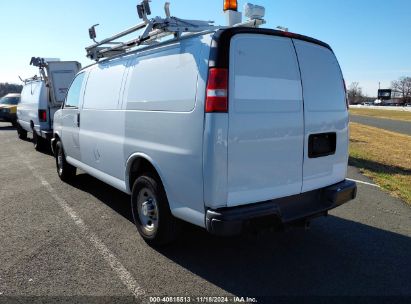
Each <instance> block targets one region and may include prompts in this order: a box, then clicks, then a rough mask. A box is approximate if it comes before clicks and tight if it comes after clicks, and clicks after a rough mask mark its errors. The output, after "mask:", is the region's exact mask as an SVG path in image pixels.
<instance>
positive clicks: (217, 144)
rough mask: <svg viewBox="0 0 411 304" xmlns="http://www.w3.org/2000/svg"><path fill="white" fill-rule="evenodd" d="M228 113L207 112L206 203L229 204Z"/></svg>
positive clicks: (223, 205)
mask: <svg viewBox="0 0 411 304" xmlns="http://www.w3.org/2000/svg"><path fill="white" fill-rule="evenodd" d="M227 155H228V114H227V113H206V115H205V122H204V168H203V170H204V203H205V205H206V207H209V208H213V209H217V208H221V207H226V206H227V171H228V168H227V157H228V156H227Z"/></svg>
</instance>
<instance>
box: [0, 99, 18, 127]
mask: <svg viewBox="0 0 411 304" xmlns="http://www.w3.org/2000/svg"><path fill="white" fill-rule="evenodd" d="M19 102H20V94H16V93H10V94H7V95H6V96H4V97H2V98H1V99H0V121H4V122H10V123H11V124H12V125H13V126H15V125H16V121H17V115H16V112H17V104H18V103H19Z"/></svg>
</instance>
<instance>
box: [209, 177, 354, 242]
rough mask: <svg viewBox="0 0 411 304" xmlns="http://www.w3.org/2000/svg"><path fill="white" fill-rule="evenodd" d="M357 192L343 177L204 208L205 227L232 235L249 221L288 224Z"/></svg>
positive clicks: (327, 207)
mask: <svg viewBox="0 0 411 304" xmlns="http://www.w3.org/2000/svg"><path fill="white" fill-rule="evenodd" d="M356 195H357V185H356V183H355V182H352V181H348V180H344V181H343V182H340V183H338V184H335V185H332V186H329V187H325V188H322V189H318V190H314V191H310V192H306V193H301V194H298V195H293V196H289V197H284V198H280V199H275V200H271V201H267V202H262V203H256V204H250V205H246V206H239V207H230V208H221V209H218V210H211V209H209V210H207V212H206V228H207V230H208V232H210V233H212V234H216V235H226V236H227V235H235V234H239V233H241V232H242V230H243V229H244V226H245V225H246V224H248V223H250V222H251V221H253V222H256V221H257V222H258V221H259V220H260V219H261V220H263V219H264V220H267V219H269V220H272V222H273V223H275V222H277V223H278V222H279V223H281V224H288V223H293V222H297V221H300V220H304V219H308V218H311V217H316V216H319V215H325V214H326V213H327V211H328V210H330V209H333V208H335V207H338V206H340V205H342V204H344V203H346V202H348V201H350V200H352V199H354V198H355V197H356Z"/></svg>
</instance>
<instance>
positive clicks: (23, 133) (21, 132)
mask: <svg viewBox="0 0 411 304" xmlns="http://www.w3.org/2000/svg"><path fill="white" fill-rule="evenodd" d="M16 129H17V135H18V137H19V138H20V139H22V140H26V139H27V131H26V130H24V129H23V128H22V127H21V126H20V125H19V124H18V123H17V125H16Z"/></svg>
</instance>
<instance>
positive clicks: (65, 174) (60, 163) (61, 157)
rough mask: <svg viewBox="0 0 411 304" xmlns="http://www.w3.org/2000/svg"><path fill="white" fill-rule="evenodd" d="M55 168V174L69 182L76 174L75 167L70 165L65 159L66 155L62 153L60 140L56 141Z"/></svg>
mask: <svg viewBox="0 0 411 304" xmlns="http://www.w3.org/2000/svg"><path fill="white" fill-rule="evenodd" d="M55 151H56V169H57V174H58V176H59V177H60V179H61V180H62V181H64V182H69V181H71V180H73V179H74V177H75V176H76V171H77V168H76V167H74V166H72V165H70V164H69V163H68V162H67V161H66V156H65V154H64V149H63V145H62V144H61V141H58V142H57V143H56V150H55Z"/></svg>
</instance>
